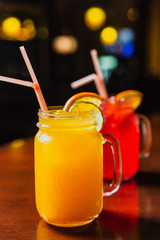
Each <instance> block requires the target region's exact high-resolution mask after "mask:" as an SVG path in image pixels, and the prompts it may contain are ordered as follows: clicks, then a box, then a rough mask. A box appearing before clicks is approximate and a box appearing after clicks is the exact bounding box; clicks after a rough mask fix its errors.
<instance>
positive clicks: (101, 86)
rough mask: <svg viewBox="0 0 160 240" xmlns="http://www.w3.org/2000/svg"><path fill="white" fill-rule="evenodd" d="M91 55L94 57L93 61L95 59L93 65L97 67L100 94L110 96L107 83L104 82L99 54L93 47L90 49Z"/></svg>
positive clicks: (105, 96)
mask: <svg viewBox="0 0 160 240" xmlns="http://www.w3.org/2000/svg"><path fill="white" fill-rule="evenodd" d="M90 54H91V57H92V61H93V65H94V68H95V72H96V73H97V77H98V80H97V82H96V83H97V87H98V89H99V94H100V95H101V96H102V97H104V98H108V92H107V88H106V85H105V83H104V79H103V74H102V71H101V68H100V65H99V61H98V54H97V51H96V50H95V49H92V50H91V51H90Z"/></svg>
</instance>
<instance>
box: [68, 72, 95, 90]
mask: <svg viewBox="0 0 160 240" xmlns="http://www.w3.org/2000/svg"><path fill="white" fill-rule="evenodd" d="M96 78H97V75H96V74H95V73H92V74H90V75H88V76H86V77H83V78H80V79H78V80H76V81H74V82H72V83H71V88H73V89H76V88H78V87H81V86H83V85H85V84H87V83H90V82H92V81H96Z"/></svg>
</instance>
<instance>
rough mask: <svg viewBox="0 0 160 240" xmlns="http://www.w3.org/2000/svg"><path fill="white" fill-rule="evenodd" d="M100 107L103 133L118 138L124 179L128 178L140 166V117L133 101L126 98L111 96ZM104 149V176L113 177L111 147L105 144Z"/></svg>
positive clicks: (106, 177)
mask: <svg viewBox="0 0 160 240" xmlns="http://www.w3.org/2000/svg"><path fill="white" fill-rule="evenodd" d="M100 108H101V110H102V112H103V115H104V125H103V128H102V130H101V133H102V134H111V135H113V136H114V137H116V138H117V139H118V141H119V143H120V148H121V154H122V179H123V180H127V179H129V178H131V177H132V176H133V175H134V174H136V172H137V171H138V167H139V148H140V147H139V145H140V130H139V118H138V116H137V114H135V113H134V111H133V108H132V105H131V102H130V101H128V100H126V99H121V100H116V99H115V97H110V98H109V99H105V100H104V101H103V102H102V104H101V106H100ZM103 151H104V178H105V179H111V178H112V177H113V172H114V166H113V157H112V153H111V149H110V148H109V147H108V146H107V144H105V145H104V146H103Z"/></svg>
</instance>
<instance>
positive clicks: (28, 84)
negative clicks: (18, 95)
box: [0, 76, 34, 88]
mask: <svg viewBox="0 0 160 240" xmlns="http://www.w3.org/2000/svg"><path fill="white" fill-rule="evenodd" d="M0 81H3V82H9V83H15V84H19V85H23V86H26V87H32V88H34V86H33V85H34V84H33V83H32V82H27V81H23V80H19V79H16V78H10V77H4V76H0Z"/></svg>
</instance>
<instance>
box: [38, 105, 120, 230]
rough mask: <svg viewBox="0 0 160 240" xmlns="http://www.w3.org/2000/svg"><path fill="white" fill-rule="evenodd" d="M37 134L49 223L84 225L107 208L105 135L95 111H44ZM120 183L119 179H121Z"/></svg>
mask: <svg viewBox="0 0 160 240" xmlns="http://www.w3.org/2000/svg"><path fill="white" fill-rule="evenodd" d="M37 126H38V127H39V131H38V133H37V135H36V136H35V192H36V205H37V210H38V212H39V214H40V216H41V217H42V219H43V220H45V221H46V222H48V223H50V224H52V225H57V226H67V227H70V226H80V225H84V224H86V223H88V222H90V221H92V220H94V218H96V217H98V215H99V213H100V212H101V210H102V207H103V195H102V189H103V146H102V142H103V137H102V135H101V134H100V133H99V132H98V131H97V130H96V122H95V114H94V112H93V111H86V112H73V113H69V112H65V111H63V110H62V109H59V110H56V109H49V111H47V112H45V111H42V110H40V111H39V122H38V124H37ZM117 184H119V183H117Z"/></svg>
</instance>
